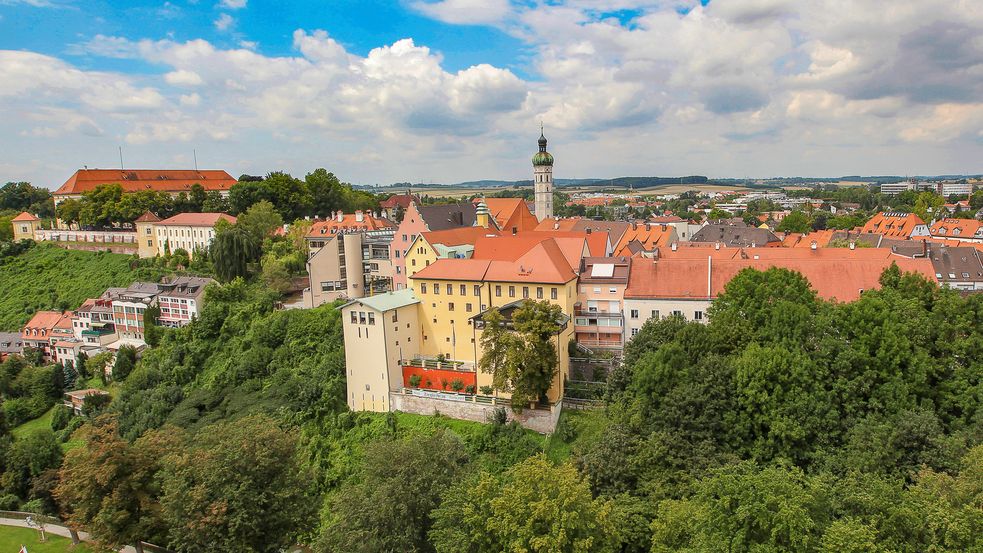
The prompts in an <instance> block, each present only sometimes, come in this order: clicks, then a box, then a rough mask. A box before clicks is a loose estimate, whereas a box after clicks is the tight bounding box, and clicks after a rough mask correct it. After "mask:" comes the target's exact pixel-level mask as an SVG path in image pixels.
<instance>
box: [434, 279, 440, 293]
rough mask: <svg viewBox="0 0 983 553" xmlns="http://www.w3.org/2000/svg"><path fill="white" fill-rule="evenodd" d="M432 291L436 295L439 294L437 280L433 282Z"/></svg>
mask: <svg viewBox="0 0 983 553" xmlns="http://www.w3.org/2000/svg"><path fill="white" fill-rule="evenodd" d="M433 293H434V294H435V295H438V296H439V295H440V283H439V282H435V283H433Z"/></svg>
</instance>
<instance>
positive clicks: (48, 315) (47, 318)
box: [21, 311, 72, 340]
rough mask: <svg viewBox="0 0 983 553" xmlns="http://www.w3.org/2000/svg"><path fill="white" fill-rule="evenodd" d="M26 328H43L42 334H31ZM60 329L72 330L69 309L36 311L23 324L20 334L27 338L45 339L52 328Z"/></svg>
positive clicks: (49, 335) (48, 336)
mask: <svg viewBox="0 0 983 553" xmlns="http://www.w3.org/2000/svg"><path fill="white" fill-rule="evenodd" d="M27 329H38V330H41V329H44V330H45V331H46V332H45V335H44V336H40V335H38V336H32V335H30V334H28V333H27ZM56 329H57V330H62V331H68V332H71V331H72V312H71V311H65V312H61V311H38V312H37V313H35V314H34V316H33V317H31V320H30V321H28V322H27V324H26V325H24V329H23V331H22V334H21V336H22V337H23V338H25V339H28V340H37V339H39V338H41V339H45V338H50V337H51V333H52V331H54V330H56Z"/></svg>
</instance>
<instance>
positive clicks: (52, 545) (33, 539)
mask: <svg viewBox="0 0 983 553" xmlns="http://www.w3.org/2000/svg"><path fill="white" fill-rule="evenodd" d="M46 534H47V535H46V537H47V539H46V540H45V541H44V542H41V541H38V531H37V530H35V529H34V528H16V527H13V526H0V553H17V552H18V551H20V547H21V546H22V545H24V546H26V547H27V553H69V552H71V553H92V551H93V549H92V548H90V547H89V546H87V545H85V544H79V545H72V540H70V539H68V538H63V537H61V536H56V535H54V534H52V533H51V532H47V533H46Z"/></svg>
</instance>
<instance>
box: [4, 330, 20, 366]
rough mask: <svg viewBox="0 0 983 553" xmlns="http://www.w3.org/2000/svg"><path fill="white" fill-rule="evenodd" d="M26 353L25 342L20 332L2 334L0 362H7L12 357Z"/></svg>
mask: <svg viewBox="0 0 983 553" xmlns="http://www.w3.org/2000/svg"><path fill="white" fill-rule="evenodd" d="M23 352H24V341H23V338H21V333H20V332H0V362H3V361H6V360H7V358H8V357H10V356H11V355H20V354H21V353H23Z"/></svg>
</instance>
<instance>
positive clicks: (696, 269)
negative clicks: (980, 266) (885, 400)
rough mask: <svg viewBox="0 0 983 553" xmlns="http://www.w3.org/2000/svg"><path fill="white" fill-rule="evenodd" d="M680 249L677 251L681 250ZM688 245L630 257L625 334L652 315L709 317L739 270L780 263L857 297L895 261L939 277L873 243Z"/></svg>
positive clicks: (824, 289)
mask: <svg viewBox="0 0 983 553" xmlns="http://www.w3.org/2000/svg"><path fill="white" fill-rule="evenodd" d="M683 250H684V248H680V249H679V250H678V252H683ZM685 250H688V251H687V252H686V253H685V254H683V255H680V256H676V255H675V253H676V252H673V253H670V254H668V255H667V256H666V257H660V258H656V259H646V258H640V257H635V258H632V263H631V273H630V275H629V279H628V286H627V288H626V289H625V300H624V306H625V307H624V309H625V332H626V333H627V336H626V339H631V337H632V336H634V335H635V334H637V333H638V331H639V330H640V329H641V327H642V325H643V324H644V323H645V321H647V320H648V319H650V318H655V319H660V318H664V317H667V316H670V315H679V316H682V317H683V318H684V319H686V320H687V321H698V322H706V321H707V310H708V309H709V307H710V303H711V302H712V301H713V300H714V299H716V298H717V296H718V295H719V294H720V292H721V291H723V290H724V287H725V286H726V285H727V283H728V282H730V281H731V279H732V278H734V277H735V276H736V275H737V274H738V273H739V272H740V271H742V270H744V269H747V268H751V269H757V270H761V271H764V270H767V269H769V268H772V267H781V268H785V269H789V270H792V271H797V272H799V273H801V274H802V275H803V276H804V277H805V278H806V279H807V280H808V281H809V283H810V285H811V286H812V287H813V289H815V290H816V293H817V294H818V296H819V297H821V298H823V299H825V300H832V301H841V302H847V301H854V300H856V299H857V298H859V297H860V295H861V294H862V293H863V292H864V291H865V290H872V289H875V288H879V287H880V282H879V279H880V276H881V273H883V272H884V270H885V269H887V268H889V267H890V266H891V264H892V263H897V265H898V267H899V268H900V269H901V270H902V271H907V272H915V273H918V274H920V275H922V276H924V277H925V278H927V279H928V280H929V281H931V282H938V280H937V279H936V277H935V270H934V269H933V266H932V262H931V261H929V260H928V259H926V258H915V259H910V258H906V257H903V256H900V255H897V254H894V253H892V252H891V251H890V250H887V249H874V248H858V249H848V248H817V249H811V248H810V249H799V248H755V249H744V248H736V249H735V248H724V249H721V250H716V249H713V250H692V249H689V248H685ZM700 253H702V254H703V255H699V254H700Z"/></svg>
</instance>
